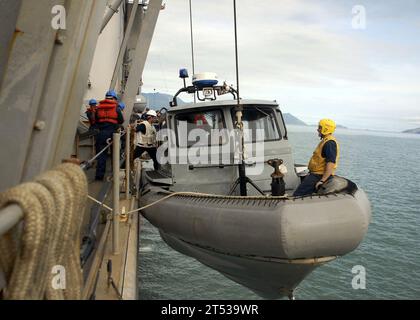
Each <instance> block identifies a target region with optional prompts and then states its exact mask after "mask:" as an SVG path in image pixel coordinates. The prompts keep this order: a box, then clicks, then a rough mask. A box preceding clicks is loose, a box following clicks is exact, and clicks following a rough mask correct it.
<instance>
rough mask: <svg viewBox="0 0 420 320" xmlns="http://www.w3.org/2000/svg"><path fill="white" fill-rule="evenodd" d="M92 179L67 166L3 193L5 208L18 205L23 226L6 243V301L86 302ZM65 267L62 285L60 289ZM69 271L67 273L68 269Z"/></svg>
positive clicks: (0, 252) (0, 245) (2, 253)
mask: <svg viewBox="0 0 420 320" xmlns="http://www.w3.org/2000/svg"><path fill="white" fill-rule="evenodd" d="M86 199H87V179H86V176H85V174H84V172H83V171H82V170H81V169H80V167H79V166H78V165H76V164H72V163H65V164H61V165H59V166H58V167H56V168H55V169H53V170H51V171H48V172H46V173H44V174H42V175H41V176H39V177H37V178H36V179H35V181H34V182H29V183H24V184H21V185H19V186H17V187H14V188H12V189H9V190H7V191H5V192H3V193H0V208H3V207H5V206H7V205H10V204H18V205H19V206H20V207H21V208H22V211H23V213H24V219H23V223H22V224H21V225H17V226H16V227H15V228H13V229H12V230H10V231H9V232H8V233H6V234H5V235H4V236H2V237H1V238H0V268H1V269H2V270H3V272H4V273H5V275H6V279H7V287H6V289H5V292H4V298H6V299H37V300H39V299H72V300H75V299H80V298H81V290H82V285H83V278H82V271H81V266H80V229H81V224H82V219H83V213H84V208H85V204H86ZM56 267H59V268H60V270H62V271H65V273H63V274H60V276H61V277H63V278H62V280H64V281H65V282H61V285H64V284H65V286H64V287H61V286H58V287H57V286H54V279H53V278H54V277H55V276H56V274H55V273H54V270H55V268H56ZM63 267H64V268H63Z"/></svg>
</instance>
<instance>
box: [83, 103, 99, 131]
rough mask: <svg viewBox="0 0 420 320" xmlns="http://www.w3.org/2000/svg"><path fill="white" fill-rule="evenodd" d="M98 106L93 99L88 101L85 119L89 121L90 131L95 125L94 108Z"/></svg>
mask: <svg viewBox="0 0 420 320" xmlns="http://www.w3.org/2000/svg"><path fill="white" fill-rule="evenodd" d="M97 105H98V101H96V100H95V99H90V100H89V107H87V109H86V112H85V113H86V117H87V118H88V120H89V125H90V129H93V128H94V127H95V125H96V107H97Z"/></svg>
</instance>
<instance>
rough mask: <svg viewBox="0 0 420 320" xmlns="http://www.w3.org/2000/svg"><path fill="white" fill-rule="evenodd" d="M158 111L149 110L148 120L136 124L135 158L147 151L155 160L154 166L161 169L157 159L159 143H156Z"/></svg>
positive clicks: (146, 115)
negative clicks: (154, 123) (154, 124)
mask: <svg viewBox="0 0 420 320" xmlns="http://www.w3.org/2000/svg"><path fill="white" fill-rule="evenodd" d="M156 116H157V114H156V111H154V110H149V111H148V112H147V113H146V114H145V117H146V119H147V120H143V121H141V122H140V123H139V124H138V125H136V127H135V130H136V139H135V145H136V149H135V150H134V159H136V158H138V157H140V156H141V155H142V154H143V152H147V153H148V154H149V156H150V158H152V160H153V167H154V169H155V170H158V169H159V163H158V161H157V159H156V152H157V143H156V129H155V127H154V126H153V122H154V121H155V120H156Z"/></svg>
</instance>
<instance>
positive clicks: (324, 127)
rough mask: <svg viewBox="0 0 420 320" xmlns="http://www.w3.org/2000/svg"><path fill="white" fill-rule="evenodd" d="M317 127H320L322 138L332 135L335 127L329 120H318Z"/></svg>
mask: <svg viewBox="0 0 420 320" xmlns="http://www.w3.org/2000/svg"><path fill="white" fill-rule="evenodd" d="M319 126H320V127H321V134H322V135H324V136H325V135H327V134H331V133H333V132H334V130H335V127H336V125H335V122H334V121H333V120H331V119H321V120H319Z"/></svg>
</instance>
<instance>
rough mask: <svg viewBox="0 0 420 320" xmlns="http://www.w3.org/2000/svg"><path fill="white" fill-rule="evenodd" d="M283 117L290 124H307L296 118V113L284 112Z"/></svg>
mask: <svg viewBox="0 0 420 320" xmlns="http://www.w3.org/2000/svg"><path fill="white" fill-rule="evenodd" d="M283 119H284V122H286V124H288V125H289V124H291V125H295V126H307V124H306V123H305V122H303V121H302V120H300V119H298V118H296V117H295V116H294V115H292V114H290V113H283Z"/></svg>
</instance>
